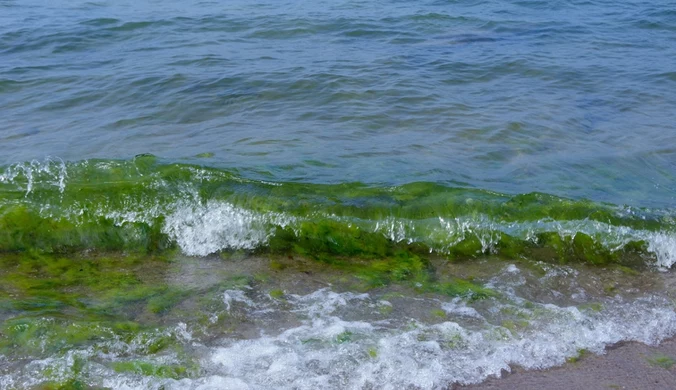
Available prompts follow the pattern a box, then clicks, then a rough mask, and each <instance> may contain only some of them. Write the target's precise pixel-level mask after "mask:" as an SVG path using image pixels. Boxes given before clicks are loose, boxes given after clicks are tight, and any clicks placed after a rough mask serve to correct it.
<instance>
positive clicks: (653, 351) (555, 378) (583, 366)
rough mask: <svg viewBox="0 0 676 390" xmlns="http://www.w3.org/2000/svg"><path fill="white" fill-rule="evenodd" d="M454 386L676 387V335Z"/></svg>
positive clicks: (476, 389)
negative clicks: (557, 363) (548, 366)
mask: <svg viewBox="0 0 676 390" xmlns="http://www.w3.org/2000/svg"><path fill="white" fill-rule="evenodd" d="M454 389H458V390H459V389H463V390H489V389H492V390H494V389H518V390H529V389H533V390H543V389H554V390H559V389H560V390H564V389H566V390H577V389H580V390H592V389H599V390H600V389H606V390H607V389H637V390H644V389H651V390H652V389H656V390H657V389H660V390H661V389H664V390H667V389H668V390H674V389H676V338H672V339H669V340H666V341H664V342H662V343H661V344H660V345H658V346H648V345H645V344H641V343H635V342H626V343H619V344H617V345H614V346H612V347H610V348H607V349H606V353H605V354H604V355H594V354H588V355H585V356H584V357H582V358H580V359H579V360H578V361H576V362H571V363H567V364H565V365H564V366H561V367H556V368H552V369H548V370H542V371H526V370H524V369H521V368H519V367H515V368H514V369H513V370H512V373H506V372H503V376H502V378H490V379H488V380H487V381H485V382H483V383H480V384H477V385H471V386H456V387H454Z"/></svg>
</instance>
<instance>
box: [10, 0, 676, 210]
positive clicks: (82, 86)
mask: <svg viewBox="0 0 676 390" xmlns="http://www.w3.org/2000/svg"><path fill="white" fill-rule="evenodd" d="M674 58H676V3H674V2H673V1H666V0H653V1H635V0H629V1H621V2H618V1H601V0H591V1H564V0H545V1H513V0H510V1H497V0H492V1H428V0H426V1H415V2H412V1H407V2H404V1H384V0H380V1H302V0H292V1H254V2H251V1H211V2H185V1H176V0H163V1H142V0H138V1H123V0H116V1H103V0H102V1H74V0H68V1H66V0H64V1H58V2H52V1H40V0H37V1H28V0H22V1H10V0H2V1H0V115H1V117H2V120H0V164H2V165H7V164H11V163H15V162H21V161H28V160H32V159H38V160H42V159H44V158H45V157H46V156H52V157H58V158H62V159H64V160H71V161H78V160H83V159H88V158H120V159H128V158H131V157H133V156H134V155H136V154H140V153H152V154H154V155H156V156H158V157H160V158H161V159H163V160H164V161H167V162H193V163H199V164H204V165H209V166H215V167H219V168H226V169H232V170H235V171H237V172H238V173H239V174H242V175H244V176H246V177H252V178H258V179H265V180H279V181H303V182H313V183H338V182H353V181H362V182H366V183H373V184H386V185H388V184H402V183H408V182H414V181H432V182H439V183H443V184H447V185H453V186H467V187H475V188H482V189H489V190H495V191H500V192H507V193H524V192H532V191H542V192H547V193H552V194H556V195H559V196H566V197H574V198H580V197H584V198H590V199H593V200H596V201H608V202H613V203H619V204H623V203H626V204H632V205H638V206H646V207H652V206H654V207H671V206H672V205H673V204H674V199H675V198H674V194H675V193H676V146H675V145H676V131H675V130H676V68H675V67H674ZM199 154H202V157H199V158H198V157H196V156H197V155H199Z"/></svg>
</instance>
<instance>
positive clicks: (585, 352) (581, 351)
mask: <svg viewBox="0 0 676 390" xmlns="http://www.w3.org/2000/svg"><path fill="white" fill-rule="evenodd" d="M589 354H590V352H589V351H588V350H586V349H584V348H582V349H578V350H577V355H575V356H571V357H569V358H568V359H566V362H567V363H578V362H579V361H580V360H582V359H584V358H585V357H586V356H588V355H589Z"/></svg>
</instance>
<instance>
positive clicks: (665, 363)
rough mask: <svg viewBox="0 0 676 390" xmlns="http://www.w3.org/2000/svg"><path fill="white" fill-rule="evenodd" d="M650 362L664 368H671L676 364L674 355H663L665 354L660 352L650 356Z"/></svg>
mask: <svg viewBox="0 0 676 390" xmlns="http://www.w3.org/2000/svg"><path fill="white" fill-rule="evenodd" d="M648 363H650V364H652V365H654V366H657V367H662V368H664V369H667V370H669V369H671V367H673V366H674V365H675V364H676V360H674V358H673V357H671V356H667V355H663V354H658V355H654V356H651V357H649V358H648Z"/></svg>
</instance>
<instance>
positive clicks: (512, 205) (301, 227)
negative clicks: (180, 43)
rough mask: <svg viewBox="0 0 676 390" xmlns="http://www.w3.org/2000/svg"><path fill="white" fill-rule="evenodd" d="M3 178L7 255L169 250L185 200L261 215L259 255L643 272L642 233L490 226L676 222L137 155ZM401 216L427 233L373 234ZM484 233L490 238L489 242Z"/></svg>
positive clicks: (514, 198) (569, 203) (485, 194)
mask: <svg viewBox="0 0 676 390" xmlns="http://www.w3.org/2000/svg"><path fill="white" fill-rule="evenodd" d="M4 177H6V179H3V181H1V182H0V252H21V251H37V252H40V253H52V254H55V253H61V254H72V253H79V252H81V251H90V250H94V251H104V252H106V251H129V252H136V253H142V254H147V253H164V252H171V251H174V250H176V248H177V244H176V242H175V240H174V238H172V237H171V236H170V235H169V234H168V233H167V231H166V229H164V228H165V226H166V218H167V217H168V216H170V215H171V214H172V213H173V212H174V211H175V210H176V208H177V207H178V206H177V205H180V206H181V207H188V208H191V207H192V208H197V209H199V208H202V207H209V205H211V204H213V203H218V202H225V203H227V204H230V205H232V206H234V207H238V208H241V209H242V210H246V211H247V212H254V213H259V214H260V216H261V218H262V221H263V222H262V224H263V226H264V228H266V229H268V228H269V229H270V231H271V232H272V234H271V235H269V240H268V241H267V242H264V241H262V242H261V243H260V244H259V247H258V248H255V249H256V250H258V251H260V252H259V253H272V254H279V253H296V254H299V255H303V256H311V257H321V256H325V255H326V256H344V257H351V256H356V257H364V258H379V257H386V256H391V255H392V254H393V253H396V252H398V251H400V250H407V251H411V252H413V253H429V251H430V250H434V251H439V253H443V254H445V255H447V256H448V258H449V259H452V260H458V261H460V260H466V259H473V258H476V257H479V256H483V255H486V254H488V253H490V254H495V255H498V256H500V257H502V258H506V259H514V258H522V257H525V258H532V259H534V260H543V261H555V262H564V263H566V262H577V261H582V262H586V263H590V264H595V265H605V264H611V263H612V264H615V263H616V264H622V265H626V266H630V267H635V266H636V264H640V263H645V262H646V261H650V260H651V259H652V258H653V255H651V254H650V253H649V252H648V250H647V246H646V243H645V242H642V241H641V239H638V238H637V239H636V240H635V241H633V242H628V243H625V244H624V245H619V246H618V245H613V246H612V248H608V247H605V246H604V245H605V244H604V240H605V238H604V236H603V234H601V233H598V234H591V233H590V234H585V233H584V232H575V231H573V232H571V234H570V235H569V236H566V237H562V236H561V235H560V234H559V233H558V232H553V231H552V232H546V231H545V232H537V231H536V232H535V234H536V237H535V240H534V241H533V240H531V238H525V237H521V236H510V235H509V234H508V233H507V232H505V231H498V230H491V229H494V228H492V227H491V223H493V222H495V223H498V224H503V225H505V224H506V225H509V224H512V223H530V222H538V221H553V222H566V221H578V222H594V221H596V222H599V223H603V224H606V225H608V226H617V227H623V228H628V229H634V230H637V231H645V232H667V233H668V232H672V231H674V229H676V226H674V223H673V217H672V216H671V215H670V214H669V213H668V212H665V211H664V210H643V209H635V208H634V209H629V208H622V207H618V206H615V205H608V204H602V203H597V202H592V201H589V200H584V199H578V200H575V199H565V198H560V197H556V196H552V195H547V194H542V193H531V194H521V195H507V194H498V193H494V192H490V191H482V190H476V189H466V188H452V187H445V186H443V185H439V184H434V183H424V182H421V183H410V184H406V185H401V186H395V187H377V186H369V185H365V184H362V183H343V184H336V185H323V184H306V183H269V182H261V181H254V180H249V179H246V178H243V177H239V176H237V175H236V174H234V173H233V172H231V171H228V170H223V169H214V168H208V167H203V166H198V165H187V164H165V163H163V162H162V161H161V159H158V158H157V157H155V156H152V155H139V156H136V157H135V158H134V159H133V160H129V161H120V160H87V161H81V162H73V163H60V162H47V163H44V164H43V165H41V166H33V165H31V164H17V165H13V166H9V167H6V168H5V176H4ZM271 213H272V214H274V215H283V216H285V217H289V218H292V219H293V218H297V219H296V220H295V221H296V222H294V223H292V224H291V225H284V227H282V226H275V225H274V223H273V222H272V220H271V219H269V220H266V218H267V217H266V215H267V216H269V215H271ZM439 219H442V220H445V221H454V220H456V219H457V220H458V221H477V222H479V223H480V222H481V221H488V222H489V223H488V225H486V226H485V227H484V228H481V227H479V228H478V229H479V230H481V229H484V230H486V229H488V230H487V231H485V232H475V231H474V230H476V229H477V228H469V230H468V231H467V232H464V233H458V232H455V233H453V232H450V233H449V232H447V231H445V230H443V229H441V230H440V229H438V228H437V229H436V230H434V229H433V228H431V227H430V221H437V220H439ZM394 220H397V221H403V222H404V223H407V224H409V225H410V226H409V227H407V228H405V230H406V229H408V230H406V233H407V234H408V233H412V232H414V231H416V232H419V235H420V236H421V237H423V239H421V240H420V242H418V243H415V242H414V241H415V240H411V237H404V238H403V239H397V240H394V239H393V238H392V237H388V234H385V233H383V232H382V231H375V230H376V229H374V226H377V225H379V224H384V225H387V224H389V223H392V221H394ZM491 221H492V222H491ZM449 234H450V236H449ZM453 234H455V236H454V235H453ZM480 234H488V235H489V236H491V237H492V240H493V242H492V243H491V245H489V246H487V245H486V242H485V241H484V238H482V237H480V236H479V235H480ZM604 234H605V233H604ZM451 236H452V237H451ZM449 240H450V241H449ZM224 249H226V248H224Z"/></svg>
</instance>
